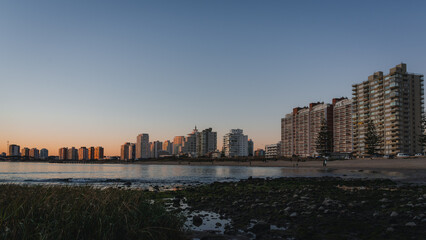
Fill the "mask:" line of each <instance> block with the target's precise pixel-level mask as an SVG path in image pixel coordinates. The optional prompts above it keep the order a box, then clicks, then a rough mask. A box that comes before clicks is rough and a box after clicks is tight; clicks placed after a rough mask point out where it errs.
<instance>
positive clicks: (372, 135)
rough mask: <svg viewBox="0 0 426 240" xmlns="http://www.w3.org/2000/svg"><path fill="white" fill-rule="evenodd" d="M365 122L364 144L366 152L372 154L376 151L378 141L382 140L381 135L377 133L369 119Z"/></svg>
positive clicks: (378, 145)
mask: <svg viewBox="0 0 426 240" xmlns="http://www.w3.org/2000/svg"><path fill="white" fill-rule="evenodd" d="M366 124H367V134H366V137H365V145H366V149H367V154H368V155H370V156H372V155H374V154H376V153H377V152H378V150H379V149H378V148H379V147H380V143H381V142H382V137H381V136H380V135H379V134H377V132H376V126H374V123H373V122H372V121H371V120H368V121H367V122H366Z"/></svg>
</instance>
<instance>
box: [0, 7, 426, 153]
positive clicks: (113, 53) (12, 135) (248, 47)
mask: <svg viewBox="0 0 426 240" xmlns="http://www.w3.org/2000/svg"><path fill="white" fill-rule="evenodd" d="M425 10H426V2H425V1H230V0H224V1H1V2H0V83H1V85H0V86H1V87H0V89H1V92H0V116H1V117H0V151H6V141H7V140H9V141H10V142H11V143H17V144H19V145H21V147H38V148H42V147H48V148H49V150H50V151H51V154H57V149H58V148H59V147H61V146H68V147H71V146H75V147H80V146H90V145H102V146H104V147H105V148H106V149H105V150H106V154H108V155H109V154H118V153H119V149H120V145H121V144H122V143H124V142H126V141H135V140H136V135H137V134H139V133H142V132H147V133H149V134H150V139H151V140H161V141H164V140H166V139H172V138H173V137H174V136H176V135H186V134H187V133H189V132H190V131H191V130H192V128H193V127H194V125H197V126H198V127H199V128H200V129H204V128H207V127H213V129H214V130H217V131H218V145H219V146H221V145H222V144H221V141H222V136H223V134H225V133H226V132H227V131H228V130H229V129H231V128H242V129H244V131H245V133H246V134H248V136H249V138H252V139H253V140H254V142H255V148H257V147H262V148H263V147H264V145H265V144H270V143H275V142H278V141H279V140H280V134H281V132H280V131H281V130H280V119H281V118H282V117H283V116H284V115H285V114H286V113H289V112H291V110H292V108H293V107H297V106H304V105H307V104H308V103H309V102H313V101H325V102H330V101H331V99H332V98H333V97H341V96H348V97H350V96H351V85H352V84H354V83H358V82H361V81H364V80H366V79H367V77H368V75H370V74H372V73H373V72H375V71H380V70H381V71H384V72H387V71H388V69H389V68H391V67H393V66H394V65H396V64H399V63H400V62H405V63H407V65H408V70H409V71H410V72H417V73H422V74H424V73H426V66H425V63H426V14H425Z"/></svg>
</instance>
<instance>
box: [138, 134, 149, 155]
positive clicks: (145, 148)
mask: <svg viewBox="0 0 426 240" xmlns="http://www.w3.org/2000/svg"><path fill="white" fill-rule="evenodd" d="M150 156H151V154H150V144H149V135H148V134H147V133H143V134H139V135H138V136H137V138H136V159H147V158H150Z"/></svg>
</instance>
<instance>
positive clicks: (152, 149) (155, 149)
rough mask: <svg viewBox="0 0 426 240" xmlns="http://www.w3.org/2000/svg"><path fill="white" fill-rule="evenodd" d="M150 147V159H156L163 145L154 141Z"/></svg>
mask: <svg viewBox="0 0 426 240" xmlns="http://www.w3.org/2000/svg"><path fill="white" fill-rule="evenodd" d="M150 145H151V147H150V152H151V158H158V157H159V155H158V154H159V153H160V151H162V150H163V143H162V142H160V141H154V142H151V143H150Z"/></svg>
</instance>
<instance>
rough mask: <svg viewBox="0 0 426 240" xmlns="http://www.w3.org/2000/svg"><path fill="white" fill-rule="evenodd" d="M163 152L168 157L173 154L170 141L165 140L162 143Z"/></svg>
mask: <svg viewBox="0 0 426 240" xmlns="http://www.w3.org/2000/svg"><path fill="white" fill-rule="evenodd" d="M163 151H166V152H168V154H169V155H171V154H173V143H172V142H170V140H166V141H164V143H163Z"/></svg>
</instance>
